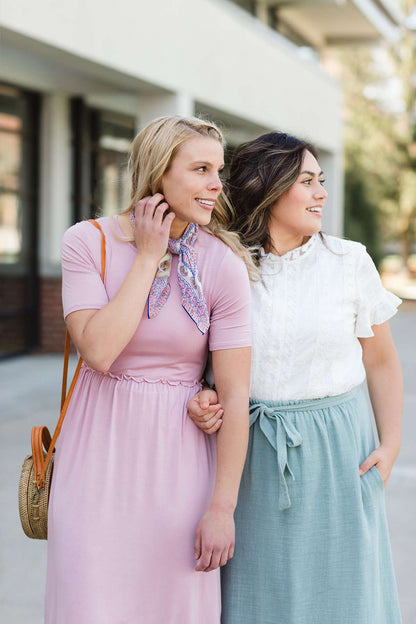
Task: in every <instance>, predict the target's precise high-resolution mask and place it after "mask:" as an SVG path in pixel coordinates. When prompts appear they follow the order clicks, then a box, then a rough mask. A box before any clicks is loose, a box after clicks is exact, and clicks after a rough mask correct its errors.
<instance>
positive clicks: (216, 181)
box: [208, 173, 222, 191]
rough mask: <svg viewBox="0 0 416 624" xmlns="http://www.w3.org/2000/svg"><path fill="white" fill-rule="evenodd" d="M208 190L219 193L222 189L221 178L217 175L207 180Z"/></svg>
mask: <svg viewBox="0 0 416 624" xmlns="http://www.w3.org/2000/svg"><path fill="white" fill-rule="evenodd" d="M208 188H209V190H210V191H211V190H212V191H220V190H221V189H222V182H221V178H220V176H219V175H218V173H216V174H214V175H213V176H212V177H211V179H210V180H209V184H208Z"/></svg>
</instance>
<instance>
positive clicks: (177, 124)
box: [121, 116, 258, 279]
mask: <svg viewBox="0 0 416 624" xmlns="http://www.w3.org/2000/svg"><path fill="white" fill-rule="evenodd" d="M196 136H203V137H209V138H212V139H215V140H216V141H218V142H219V143H220V144H221V146H222V147H224V145H225V141H224V137H223V135H222V133H221V131H220V130H219V128H218V127H217V126H216V125H215V124H214V123H212V122H210V121H207V120H204V119H200V118H198V117H180V116H166V117H159V118H158V119H155V120H154V121H152V122H150V123H149V124H148V125H147V126H146V127H145V128H143V130H141V131H140V132H139V133H138V135H137V136H136V137H135V139H134V141H133V144H132V148H131V153H130V158H129V163H128V172H129V174H130V179H131V191H130V205H129V207H128V208H127V209H126V210H124V211H122V212H121V214H128V213H129V212H130V211H131V210H133V208H134V207H135V206H136V205H137V203H138V202H139V201H140V200H141V199H142V198H143V197H146V196H148V195H155V194H156V193H161V192H162V181H163V176H164V175H165V174H166V173H167V172H168V170H169V168H170V166H171V164H172V161H173V159H174V158H175V156H176V154H177V153H178V151H179V150H180V149H181V147H182V146H183V145H184V143H186V141H189V139H191V138H194V137H196ZM229 210H230V207H229V202H228V200H227V198H226V196H225V194H224V192H223V191H221V193H220V195H219V197H218V199H217V201H216V203H215V207H214V210H213V211H212V217H211V222H210V223H209V225H207V226H203V229H204V230H206V231H207V232H209V233H211V234H213V235H214V236H216V237H217V238H219V239H220V240H221V241H222V242H223V243H225V244H226V245H227V246H228V247H230V248H231V249H232V251H233V252H234V253H235V254H236V255H237V256H239V257H240V258H242V259H243V260H244V262H245V264H246V266H247V270H248V273H249V276H250V278H252V279H253V278H255V277H256V276H257V274H258V270H257V268H256V267H255V265H254V263H253V260H252V258H251V254H250V253H249V251H248V250H247V249H246V248H245V247H244V246H243V245H242V243H241V241H240V238H239V236H238V234H236V233H235V232H230V231H227V229H226V226H227V223H228V221H229ZM126 240H134V239H133V237H131V239H126Z"/></svg>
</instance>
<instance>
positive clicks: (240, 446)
mask: <svg viewBox="0 0 416 624" xmlns="http://www.w3.org/2000/svg"><path fill="white" fill-rule="evenodd" d="M221 405H222V407H223V409H224V414H225V417H224V420H223V423H222V426H221V429H220V430H219V431H218V433H217V476H216V481H215V488H214V493H213V496H212V499H211V503H210V509H218V510H222V511H225V512H230V513H233V512H234V509H235V507H236V505H237V497H238V489H239V486H240V479H241V473H242V470H243V467H244V461H245V457H246V452H247V442H248V427H249V416H248V391H247V388H236V389H235V390H234V392H232V393H230V395H228V396H222V397H221Z"/></svg>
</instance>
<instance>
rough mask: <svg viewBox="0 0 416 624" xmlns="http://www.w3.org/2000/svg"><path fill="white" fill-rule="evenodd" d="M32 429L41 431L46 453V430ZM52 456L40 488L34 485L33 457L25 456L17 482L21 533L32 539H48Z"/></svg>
mask: <svg viewBox="0 0 416 624" xmlns="http://www.w3.org/2000/svg"><path fill="white" fill-rule="evenodd" d="M34 429H43V432H41V433H40V435H41V436H42V437H43V440H44V442H43V446H46V445H45V442H46V444H47V447H48V448H46V449H45V450H46V451H48V449H49V445H50V443H51V436H50V433H49V431H48V429H47V428H46V427H35V428H34ZM34 433H35V432H34ZM42 434H43V435H42ZM54 455H55V453H52V455H51V458H50V460H49V463H48V465H47V467H46V472H45V479H44V485H43V486H41V487H38V486H37V484H36V474H35V466H34V460H33V455H27V457H26V458H25V460H24V462H23V466H22V472H21V475H20V482H19V515H20V521H21V523H22V528H23V531H24V532H25V534H26V535H27V536H28V537H31V538H33V539H47V537H48V501H49V489H50V485H51V479H52V471H53V460H54ZM43 457H44V458H45V457H46V453H43Z"/></svg>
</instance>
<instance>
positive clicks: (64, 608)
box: [46, 117, 250, 624]
mask: <svg viewBox="0 0 416 624" xmlns="http://www.w3.org/2000/svg"><path fill="white" fill-rule="evenodd" d="M222 143H223V141H222V136H221V134H220V132H219V130H218V129H217V128H216V127H215V126H214V125H213V124H210V123H208V122H205V121H202V120H199V119H194V118H189V119H188V118H180V117H164V118H161V119H158V120H155V121H154V122H152V123H150V124H149V125H148V126H147V127H146V128H145V129H144V130H142V131H141V132H140V133H139V134H138V136H137V137H136V139H135V141H134V143H133V148H132V154H131V159H130V171H131V178H132V193H131V205H130V207H129V208H128V209H126V210H124V212H121V213H120V214H119V215H115V216H114V217H112V218H102V219H99V223H100V225H101V226H102V228H103V230H104V233H105V236H106V255H107V265H106V266H107V268H106V275H105V280H104V283H102V281H101V279H100V234H99V232H97V230H96V229H95V228H94V227H92V226H91V224H90V223H88V222H83V223H78V224H76V225H75V226H73V227H71V228H70V229H69V230H68V231H67V232H66V234H65V237H64V243H63V250H62V267H63V304H64V314H65V319H66V323H67V326H68V328H69V331H70V333H71V335H72V338H73V340H74V342H75V344H76V346H77V349H78V351H79V353H80V354H81V356H82V357H83V358H84V364H83V367H82V369H81V373H80V377H79V380H78V382H77V386H76V389H75V393H74V396H73V400H72V402H71V404H70V407H69V410H68V413H67V416H66V420H65V423H64V427H63V430H62V433H61V436H60V441H59V446H58V448H57V453H56V460H55V462H56V463H55V468H54V479H53V487H52V492H51V501H50V515H49V541H48V579H47V595H46V622H47V623H48V624H58V623H59V624H138V623H143V624H160V623H161V622H169V624H195V623H196V622H198V624H203V623H206V624H216V623H217V624H218V623H219V621H220V590H219V566H222V565H224V564H225V563H226V561H227V560H228V559H229V558H230V557H232V555H233V549H234V521H233V512H234V508H235V505H236V499H237V491H238V487H239V481H240V476H241V471H242V467H243V463H244V457H245V452H246V445H247V436H248V412H247V406H248V383H249V368H250V330H249V287H248V275H247V269H246V266H245V265H244V262H243V261H242V259H241V258H238V257H237V255H236V254H235V253H233V251H232V250H231V248H230V246H231V247H233V249H234V251H236V252H237V253H239V254H240V255H241V256H244V250H243V248H242V247H241V246H239V245H238V240H237V239H236V237H233V236H230V235H228V234H227V233H226V232H222V231H221V228H220V227H219V221H220V220H221V214H220V209H221V187H222V185H221V181H220V177H219V175H220V172H221V169H222V168H223V144H222ZM210 224H211V225H210ZM210 230H211V231H210ZM212 232H215V234H216V236H214V235H213V234H212ZM219 237H222V238H223V239H224V240H225V241H226V243H228V245H230V246H227V244H224V242H222V241H221V240H219ZM249 264H250V262H249ZM208 349H209V350H210V351H212V362H213V369H214V372H215V376H216V379H217V390H218V394H219V397H220V400H221V402H222V404H223V405H224V407H225V409H226V410H227V415H228V417H227V423H226V424H225V425H224V427H223V428H222V430H221V433H220V434H219V435H218V437H217V439H216V440H214V439H213V438H211V439H208V438H206V436H205V435H204V434H203V433H202V432H201V431H200V430H199V429H198V428H197V427H196V426H195V425H194V424H193V423H192V422H191V420H189V418H187V415H186V404H187V402H188V401H189V399H190V398H191V396H193V395H194V394H195V392H197V390H198V389H199V388H200V387H201V386H200V380H201V376H202V373H203V370H204V367H205V362H206V359H207V353H208Z"/></svg>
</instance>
